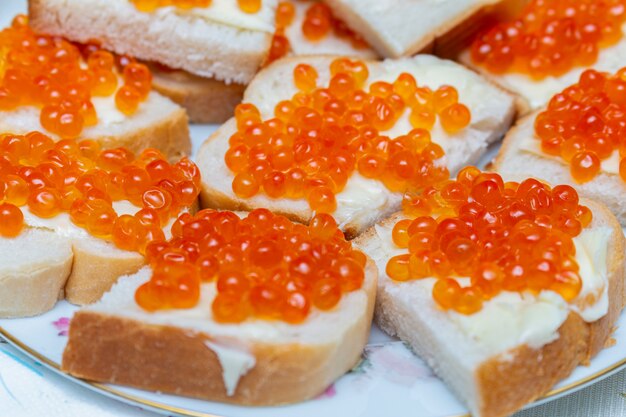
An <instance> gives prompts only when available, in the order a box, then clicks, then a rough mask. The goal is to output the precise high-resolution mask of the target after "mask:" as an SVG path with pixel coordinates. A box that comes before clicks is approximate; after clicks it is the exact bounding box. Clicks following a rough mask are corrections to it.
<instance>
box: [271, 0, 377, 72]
mask: <svg viewBox="0 0 626 417" xmlns="http://www.w3.org/2000/svg"><path fill="white" fill-rule="evenodd" d="M310 54H316V55H319V54H331V55H346V56H354V57H362V58H376V57H377V54H376V52H374V51H373V50H372V49H371V48H370V47H369V45H368V44H367V43H366V42H365V41H364V40H363V38H361V36H359V35H358V34H357V33H356V32H354V31H352V30H351V29H350V28H348V26H346V24H345V23H344V22H343V21H341V20H339V19H337V18H336V17H335V16H334V15H333V12H332V10H331V8H330V7H328V5H326V4H325V3H322V2H321V1H318V0H312V1H311V0H284V1H281V2H280V3H278V7H277V9H276V32H275V33H274V37H273V39H272V47H271V49H270V54H269V57H268V63H269V62H273V61H275V60H277V59H279V58H282V57H284V56H287V55H310Z"/></svg>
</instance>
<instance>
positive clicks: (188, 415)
mask: <svg viewBox="0 0 626 417" xmlns="http://www.w3.org/2000/svg"><path fill="white" fill-rule="evenodd" d="M0 335H2V336H3V337H4V338H5V339H6V340H7V341H8V342H9V343H10V344H12V345H14V346H15V347H17V348H18V349H20V350H22V351H23V352H25V353H27V354H28V355H29V356H31V357H33V358H35V359H37V360H38V361H40V362H42V363H43V364H45V365H46V366H48V367H50V368H52V369H53V370H55V371H57V372H58V373H61V374H63V375H65V376H66V377H69V378H70V379H73V380H76V381H80V382H82V383H83V384H86V385H89V386H91V387H94V388H96V389H97V390H99V391H103V392H105V393H108V394H111V395H113V396H117V397H120V398H123V399H124V400H127V401H132V402H133V403H136V404H139V405H143V406H146V407H149V408H152V409H154V410H161V411H167V412H168V413H175V414H179V415H181V416H185V417H226V416H221V415H217V414H208V413H202V412H197V411H191V410H185V409H183V408H178V407H173V406H170V405H165V404H161V403H158V402H154V401H150V400H146V399H143V398H139V397H136V396H134V395H130V394H126V393H124V392H122V391H119V390H117V389H115V388H111V387H109V386H107V385H105V384H101V383H98V382H91V381H87V380H84V379H80V378H76V377H73V376H71V375H69V374H67V373H65V372H63V371H62V370H61V367H60V365H59V364H58V363H56V362H54V361H51V360H50V359H48V358H46V357H45V356H43V355H41V354H40V353H39V352H37V351H35V350H33V349H31V348H30V347H29V346H28V345H26V344H25V343H23V342H22V341H20V340H18V339H16V338H15V337H13V335H12V334H10V333H8V332H7V331H5V330H4V328H2V327H0ZM622 367H626V358H624V359H622V360H621V361H619V362H616V363H614V364H612V365H611V366H608V367H606V368H604V369H601V370H600V371H598V372H595V373H593V374H591V375H589V376H587V377H585V378H582V379H580V380H578V381H575V382H572V383H571V384H568V385H566V386H564V387H560V388H556V389H553V390H551V391H550V392H548V393H547V394H546V395H544V396H543V397H541V398H539V400H545V399H549V398H552V397H556V396H560V395H563V394H566V393H567V392H569V391H572V390H574V389H576V388H578V387H580V386H581V385H585V384H587V383H589V382H591V381H593V380H596V379H599V378H601V377H603V376H605V375H607V374H610V373H612V372H614V371H617V370H618V369H619V368H622ZM449 417H471V416H470V414H459V415H456V416H449Z"/></svg>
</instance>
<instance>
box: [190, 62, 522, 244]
mask: <svg viewBox="0 0 626 417" xmlns="http://www.w3.org/2000/svg"><path fill="white" fill-rule="evenodd" d="M244 102H245V104H242V105H241V106H239V107H238V108H237V110H236V113H235V118H233V119H231V120H230V121H228V122H227V123H226V124H225V125H223V126H222V127H221V128H220V129H219V130H218V131H217V132H216V133H215V134H214V135H213V136H212V137H211V138H209V140H208V141H206V142H205V143H204V145H203V146H202V148H201V149H200V151H199V154H198V158H197V160H198V164H199V166H200V167H201V170H202V171H203V173H204V185H203V194H202V197H203V203H204V204H205V205H206V206H209V207H216V208H228V209H233V210H240V209H251V208H255V207H267V208H270V209H271V210H273V211H278V212H280V213H283V214H285V215H287V216H288V217H290V218H292V219H294V220H298V221H301V222H305V223H306V222H308V220H309V219H310V218H311V217H312V213H314V212H326V213H330V214H332V215H333V216H334V217H335V218H336V219H337V221H338V223H339V224H340V227H341V228H342V230H344V231H346V232H347V233H348V235H349V236H355V235H356V234H358V233H359V232H360V231H362V230H364V229H365V228H367V227H368V226H369V225H371V224H373V222H374V221H375V220H376V219H378V218H382V217H384V216H385V215H388V214H390V213H393V212H394V211H396V210H398V209H399V207H400V201H401V197H402V193H403V192H405V191H406V190H409V189H413V188H416V187H422V186H424V185H425V184H429V183H433V182H435V181H437V179H445V178H447V176H448V170H449V171H451V172H456V171H457V170H458V169H459V168H460V167H461V166H463V165H464V164H465V163H467V162H471V161H475V160H476V159H477V158H479V157H480V155H481V154H482V152H483V151H484V150H485V149H486V147H487V145H488V144H489V143H491V142H493V141H495V140H496V139H498V138H499V137H500V135H501V134H502V133H503V132H504V130H505V129H506V128H507V127H508V126H509V124H510V122H511V119H512V117H513V105H512V99H511V98H510V97H509V96H508V95H507V94H506V93H503V92H502V91H500V90H498V89H497V88H495V87H493V86H491V85H490V84H488V83H486V82H485V81H484V80H482V79H481V78H480V77H478V76H476V75H475V74H474V73H472V72H470V71H468V70H466V69H464V68H463V67H461V66H458V65H456V64H454V63H452V62H450V61H443V60H439V59H437V58H435V57H432V56H418V57H415V58H410V59H404V60H398V61H384V62H370V61H359V60H353V59H350V58H331V57H306V58H305V57H301V58H286V59H283V60H280V61H277V62H275V63H274V64H272V65H270V66H269V67H268V68H266V69H265V70H263V71H262V72H261V73H260V74H259V75H258V76H257V77H256V78H255V80H254V81H253V82H252V83H251V85H250V86H249V87H248V89H247V90H246V95H245V98H244Z"/></svg>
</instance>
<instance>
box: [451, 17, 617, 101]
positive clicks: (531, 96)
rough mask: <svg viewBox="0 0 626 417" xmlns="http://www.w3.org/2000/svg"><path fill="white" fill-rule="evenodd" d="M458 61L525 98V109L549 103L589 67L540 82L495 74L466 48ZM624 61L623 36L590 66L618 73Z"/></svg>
mask: <svg viewBox="0 0 626 417" xmlns="http://www.w3.org/2000/svg"><path fill="white" fill-rule="evenodd" d="M622 31H626V24H624V25H623V26H622ZM459 60H460V62H462V63H463V64H465V65H467V66H469V67H470V68H473V69H475V70H476V71H478V72H480V73H481V74H483V75H484V76H485V77H487V78H489V79H490V80H492V81H494V82H495V83H497V84H498V85H500V86H502V87H503V88H505V89H506V90H508V91H510V92H512V93H514V94H516V95H518V96H519V97H520V98H521V99H522V100H521V101H522V103H521V104H520V107H521V108H522V109H525V110H526V111H530V110H536V109H539V108H541V107H543V106H545V105H546V104H548V102H549V101H550V99H551V98H552V96H554V95H555V94H557V93H559V92H561V91H563V90H564V89H565V88H567V87H569V86H570V85H573V84H575V83H577V82H578V79H579V78H580V74H582V73H583V72H584V71H585V70H587V69H588V67H575V68H572V69H571V70H570V71H568V72H567V73H565V74H564V75H561V76H558V77H555V76H548V77H546V78H544V79H542V80H540V81H535V80H533V79H532V78H531V77H530V76H528V75H525V74H519V73H508V74H503V75H497V74H492V73H491V72H489V71H487V69H485V68H484V67H483V66H480V65H476V64H475V63H474V62H473V61H472V59H471V56H470V53H469V51H467V50H466V51H464V52H463V53H462V54H461V55H460V57H459ZM625 60H626V39H625V38H622V39H621V40H620V41H619V42H618V43H617V44H615V45H613V46H610V47H607V48H601V49H600V50H599V53H598V60H597V61H596V63H595V64H593V65H592V66H591V67H592V68H593V69H595V70H597V71H605V72H610V73H615V72H616V71H618V70H619V69H621V68H622V67H624V62H625Z"/></svg>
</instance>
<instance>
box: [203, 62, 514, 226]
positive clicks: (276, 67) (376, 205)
mask: <svg viewBox="0 0 626 417" xmlns="http://www.w3.org/2000/svg"><path fill="white" fill-rule="evenodd" d="M334 59H335V58H333V57H328V56H308V57H293V58H284V59H282V60H279V61H276V62H275V63H273V64H271V65H270V66H268V67H267V68H265V69H264V70H263V71H261V72H260V73H259V74H258V75H257V77H255V79H254V80H253V81H252V83H250V85H249V87H248V89H247V90H246V92H245V95H244V102H246V103H252V104H254V105H256V106H257V107H258V109H259V111H260V113H261V117H262V118H263V119H264V120H265V119H269V118H271V117H273V114H274V113H273V111H274V107H275V106H276V104H277V103H278V102H280V101H281V100H285V99H291V97H292V96H293V95H294V94H295V93H296V92H297V89H296V87H295V84H294V83H293V69H294V68H295V66H297V65H298V64H300V63H307V64H309V65H311V66H313V67H314V68H315V69H316V70H317V72H318V74H319V77H318V85H320V86H321V85H328V82H329V79H330V71H329V65H330V63H331V62H332V61H333V60H334ZM367 65H368V68H369V72H370V77H369V80H368V83H371V82H375V81H390V82H393V80H395V79H396V78H397V77H398V75H400V74H401V73H403V72H408V73H410V74H412V75H413V76H414V77H415V79H416V80H417V82H418V84H419V85H427V86H429V87H431V88H432V89H436V88H437V87H439V86H441V85H443V84H450V85H452V86H454V87H456V89H457V90H458V92H459V101H460V102H462V103H464V104H465V105H467V106H468V107H469V109H470V110H471V112H472V121H471V123H470V125H469V126H468V127H467V128H465V129H464V130H462V131H461V132H459V133H457V134H455V135H452V136H448V135H447V134H446V133H445V132H444V131H443V129H442V128H441V126H440V125H439V123H438V122H437V124H436V125H435V127H434V129H433V131H432V132H431V133H432V138H433V142H435V143H438V144H440V145H441V146H442V147H443V149H444V150H445V152H446V157H445V163H446V165H447V167H448V169H449V170H450V172H455V171H457V170H458V169H460V168H461V167H463V166H465V165H467V164H471V163H473V162H476V161H477V160H478V158H480V156H481V155H482V154H483V153H484V151H485V150H486V148H487V146H488V145H489V144H490V143H492V142H494V141H496V140H498V139H500V138H501V137H502V135H503V134H504V132H506V130H507V129H508V127H509V126H510V124H511V122H512V120H513V117H514V114H515V111H514V105H513V99H512V97H511V96H509V95H508V94H507V93H505V92H503V91H502V90H500V89H498V88H497V87H494V86H493V85H492V84H490V83H489V82H487V81H485V80H484V79H483V78H481V77H480V76H478V75H476V74H475V73H474V72H472V71H469V70H467V69H466V68H464V67H462V66H460V65H458V64H455V63H454V62H451V61H445V60H441V59H438V58H436V57H434V56H430V55H418V56H416V57H413V58H405V59H401V60H387V61H383V62H377V61H367ZM410 130H412V127H411V125H410V123H409V121H408V110H407V112H406V113H405V114H404V115H403V116H402V117H401V119H400V120H399V121H398V123H397V124H396V126H394V128H393V129H392V130H391V131H387V132H384V134H386V135H389V136H391V137H396V136H400V135H402V134H406V133H408V132H409V131H410ZM235 131H236V121H235V120H234V119H231V120H229V121H228V122H226V123H225V124H224V125H223V126H222V127H220V128H219V129H218V130H217V131H216V132H215V133H214V134H213V135H212V136H211V137H210V138H209V139H208V140H207V141H206V142H205V143H204V144H203V145H202V147H201V148H200V150H199V152H198V156H197V158H196V163H197V164H198V166H199V167H200V170H201V172H202V177H203V186H202V193H201V204H202V206H203V207H213V208H221V209H229V210H251V209H253V208H258V207H266V208H269V209H270V210H272V211H274V212H277V213H280V214H283V215H285V216H287V217H289V218H290V219H292V220H294V221H299V222H304V223H306V222H308V220H309V219H310V218H311V217H312V214H313V213H312V211H311V209H310V207H309V205H308V203H307V201H306V200H304V199H300V200H293V199H272V198H270V197H268V196H267V195H265V194H258V195H255V196H254V197H252V198H250V199H241V198H239V197H237V196H236V195H235V194H234V192H233V191H232V180H233V174H232V172H231V171H230V170H229V169H228V167H227V166H226V164H225V162H224V155H225V153H226V151H227V150H228V146H229V144H228V140H229V138H230V136H231V135H232V134H233V133H234V132H235ZM336 199H337V210H336V211H335V213H333V216H334V217H335V219H336V220H337V223H338V224H339V225H340V227H341V228H342V230H343V231H344V232H346V234H347V235H348V236H349V237H354V236H356V235H357V234H359V233H360V232H361V231H363V230H365V229H366V228H368V227H369V226H371V225H372V224H374V223H375V222H376V221H378V220H379V219H382V218H384V217H386V216H388V215H390V214H392V213H394V212H396V211H397V210H398V209H399V207H400V203H401V199H402V196H401V195H400V194H399V193H392V192H390V191H389V190H388V189H387V188H385V186H384V185H383V184H382V183H381V182H379V181H377V180H368V179H365V178H364V177H362V176H360V175H359V174H358V173H355V174H353V175H352V177H351V178H350V179H349V180H348V183H347V184H346V187H345V189H344V190H343V191H342V192H341V193H339V194H338V195H337V196H336Z"/></svg>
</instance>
